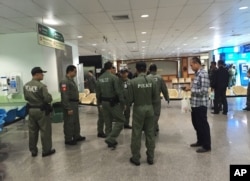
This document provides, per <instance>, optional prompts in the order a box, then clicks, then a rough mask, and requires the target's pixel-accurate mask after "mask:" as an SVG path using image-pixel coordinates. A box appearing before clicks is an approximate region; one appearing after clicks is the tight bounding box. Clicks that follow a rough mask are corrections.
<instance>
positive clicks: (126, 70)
mask: <svg viewBox="0 0 250 181" xmlns="http://www.w3.org/2000/svg"><path fill="white" fill-rule="evenodd" d="M120 72H121V73H122V74H123V73H126V72H128V69H126V68H125V69H121V70H120Z"/></svg>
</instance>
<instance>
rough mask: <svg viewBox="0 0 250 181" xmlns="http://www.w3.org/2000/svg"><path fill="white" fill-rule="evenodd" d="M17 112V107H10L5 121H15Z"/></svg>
mask: <svg viewBox="0 0 250 181" xmlns="http://www.w3.org/2000/svg"><path fill="white" fill-rule="evenodd" d="M16 113H17V108H15V109H10V110H9V111H8V112H7V116H6V117H5V118H4V121H5V122H6V123H11V122H13V121H15V119H16Z"/></svg>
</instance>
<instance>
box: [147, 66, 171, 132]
mask: <svg viewBox="0 0 250 181" xmlns="http://www.w3.org/2000/svg"><path fill="white" fill-rule="evenodd" d="M149 71H150V74H149V75H148V77H149V78H152V79H153V80H154V81H155V82H156V91H157V97H156V99H155V100H153V108H154V122H155V136H156V135H157V133H158V132H159V124H158V121H159V118H160V114H161V92H162V94H163V96H164V98H165V100H166V101H167V102H168V104H169V96H168V88H167V86H166V83H165V81H164V80H163V79H162V77H161V76H160V75H158V74H156V72H157V66H156V65H155V64H152V65H150V67H149Z"/></svg>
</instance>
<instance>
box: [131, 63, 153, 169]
mask: <svg viewBox="0 0 250 181" xmlns="http://www.w3.org/2000/svg"><path fill="white" fill-rule="evenodd" d="M136 70H137V72H138V77H136V78H134V79H132V80H131V84H130V86H129V89H128V91H129V102H130V103H132V102H133V103H134V106H133V122H132V138H131V152H132V157H131V158H130V162H131V163H133V164H134V165H136V166H139V165H140V157H141V155H140V149H141V135H142V131H143V130H144V133H145V137H146V147H147V152H146V154H147V162H148V164H150V165H152V164H153V163H154V149H155V136H154V109H153V100H154V99H156V98H157V96H158V92H157V90H156V83H155V81H154V80H152V79H150V78H148V77H147V76H146V73H145V72H146V63H145V62H137V63H136Z"/></svg>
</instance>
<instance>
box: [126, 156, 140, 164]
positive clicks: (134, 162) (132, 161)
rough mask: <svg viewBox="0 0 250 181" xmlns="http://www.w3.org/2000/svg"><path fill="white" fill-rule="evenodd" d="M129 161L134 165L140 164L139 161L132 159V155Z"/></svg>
mask: <svg viewBox="0 0 250 181" xmlns="http://www.w3.org/2000/svg"><path fill="white" fill-rule="evenodd" d="M129 161H130V163H133V164H134V165H136V166H140V164H141V163H140V162H139V161H134V160H133V158H132V157H131V158H130V159H129Z"/></svg>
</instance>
